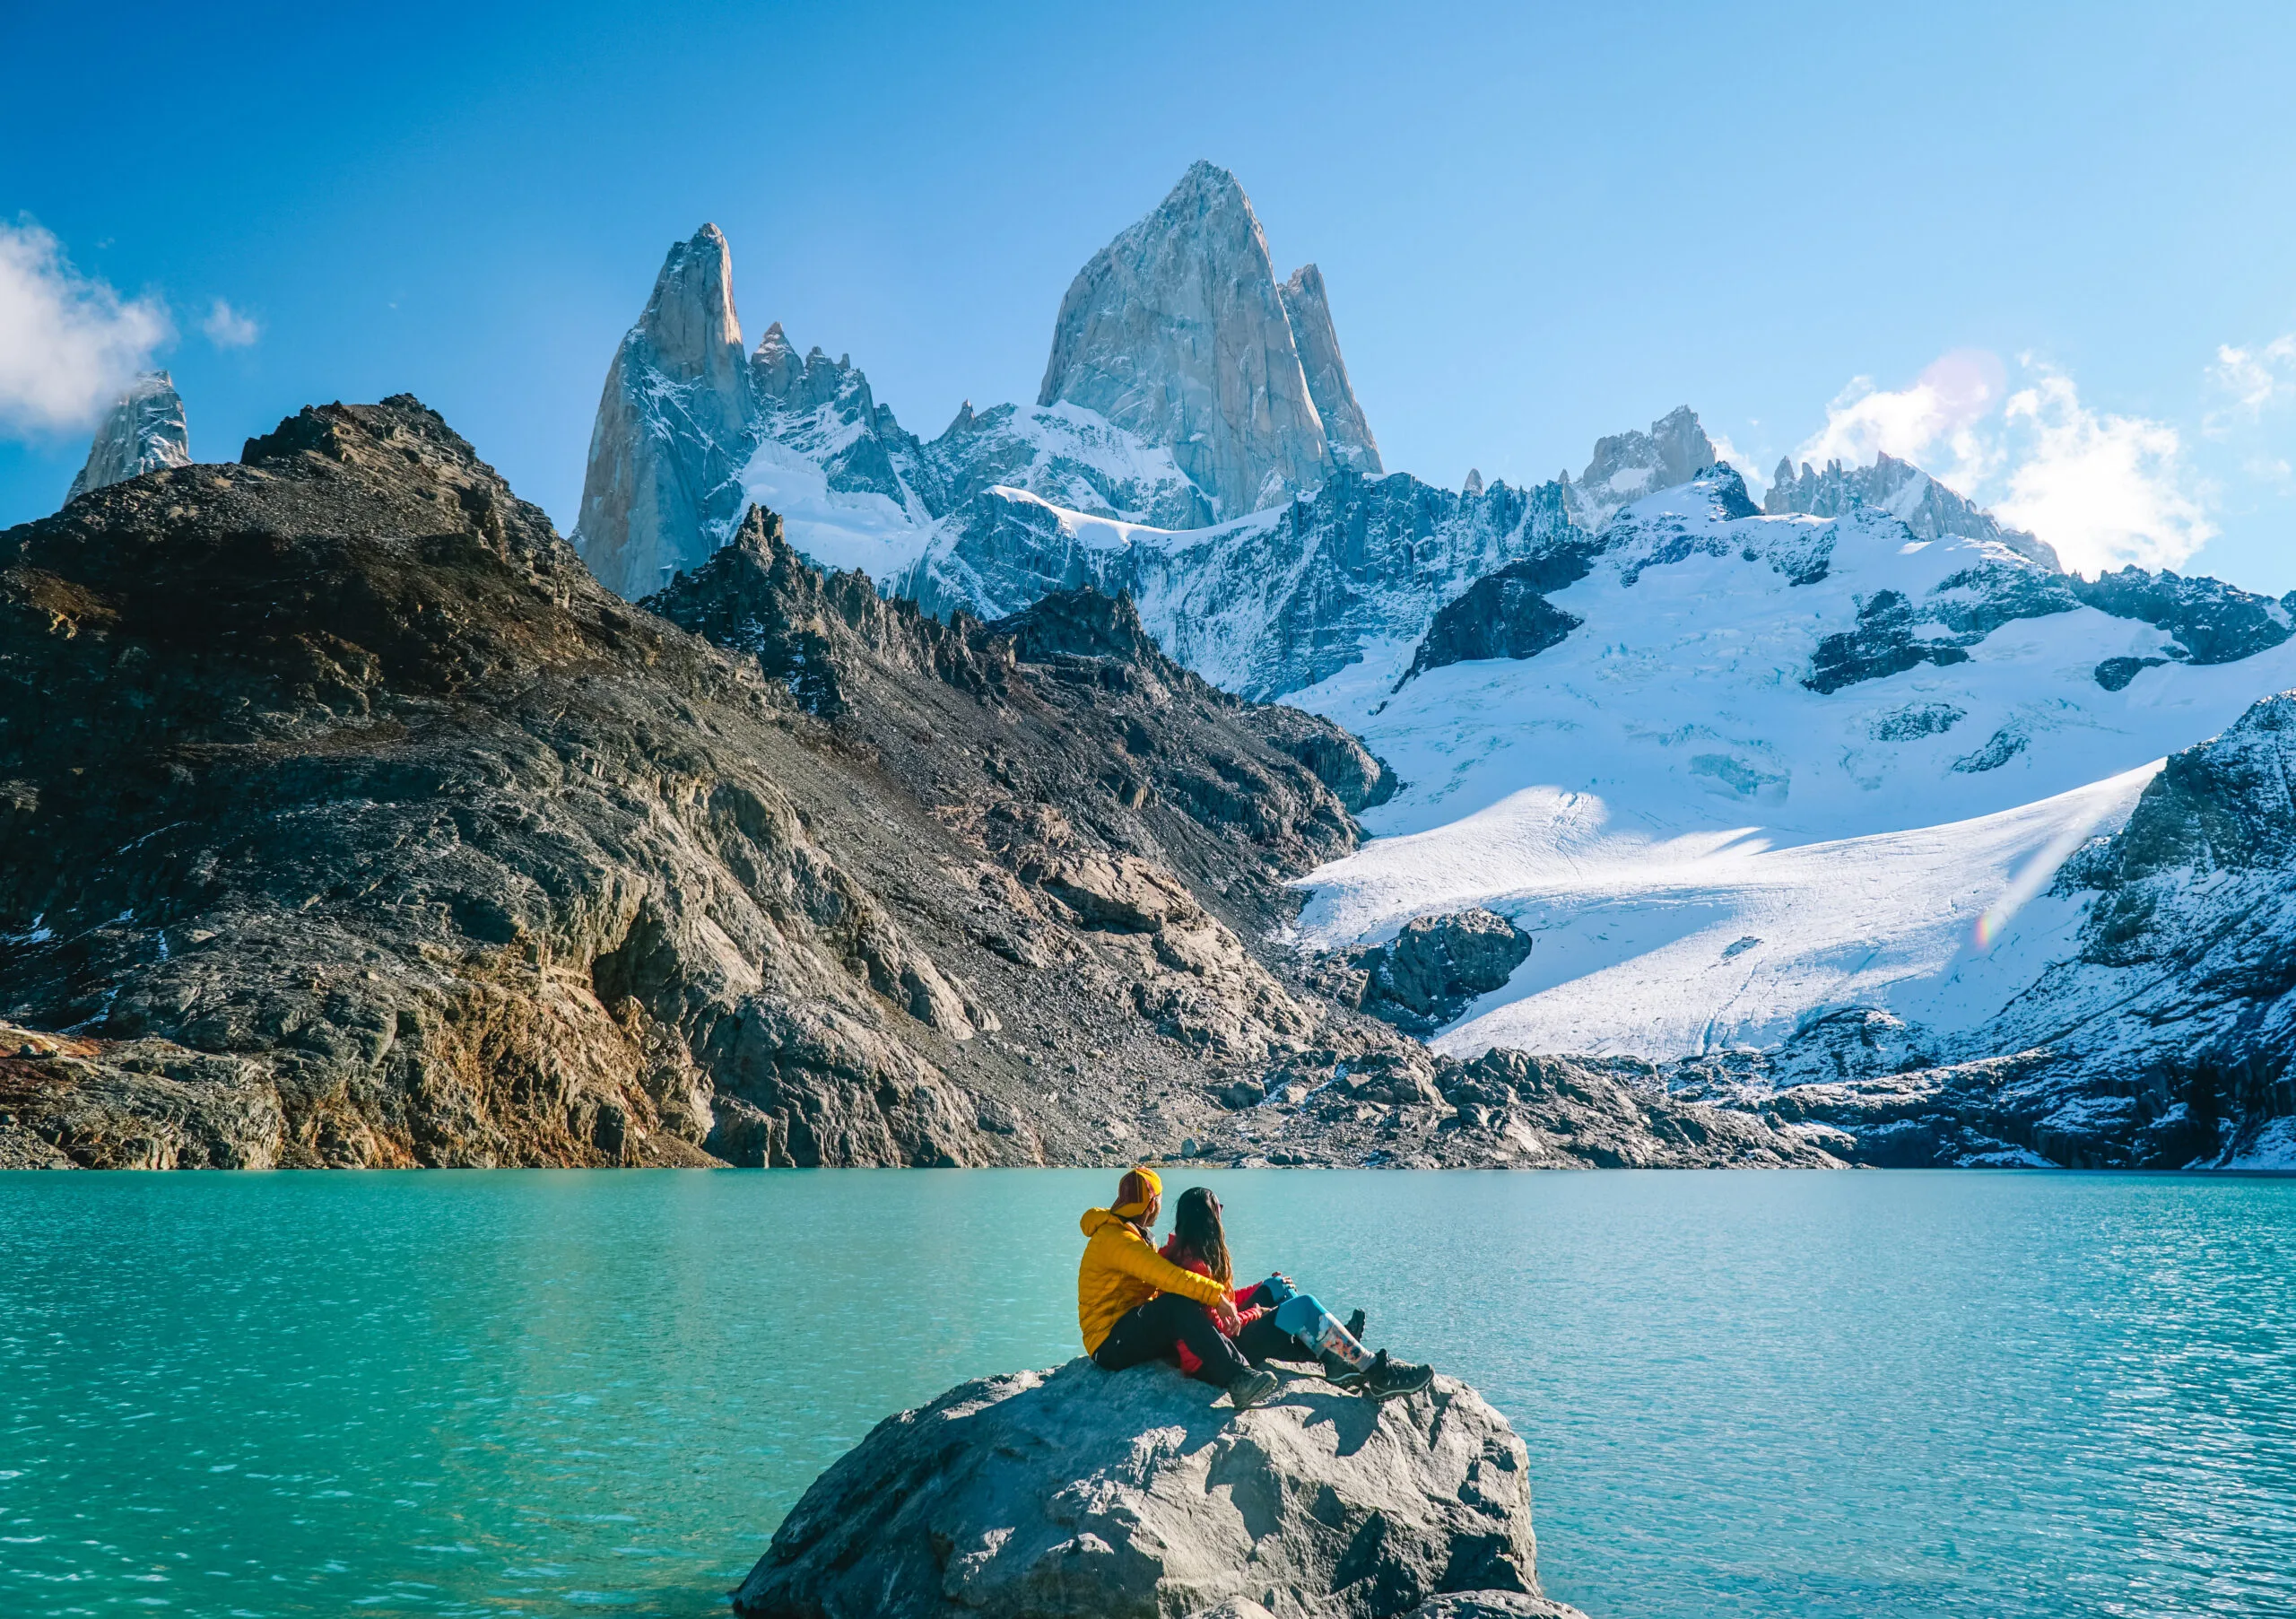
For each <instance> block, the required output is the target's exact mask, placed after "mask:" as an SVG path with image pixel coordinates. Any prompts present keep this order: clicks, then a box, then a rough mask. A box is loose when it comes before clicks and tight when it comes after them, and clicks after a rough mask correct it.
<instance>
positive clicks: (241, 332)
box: [199, 298, 263, 349]
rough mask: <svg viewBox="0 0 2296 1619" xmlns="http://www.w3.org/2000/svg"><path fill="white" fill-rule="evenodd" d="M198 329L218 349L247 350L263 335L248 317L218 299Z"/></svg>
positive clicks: (261, 329)
mask: <svg viewBox="0 0 2296 1619" xmlns="http://www.w3.org/2000/svg"><path fill="white" fill-rule="evenodd" d="M199 329H200V330H201V331H203V332H204V333H206V334H207V341H208V342H210V343H212V344H214V345H215V346H216V347H217V348H219V349H243V348H247V347H248V346H250V345H251V344H254V342H255V340H256V339H257V338H258V337H260V336H262V335H263V328H262V327H261V326H257V324H256V323H255V321H254V320H253V319H252V318H250V317H248V316H246V315H242V314H240V313H239V310H237V309H233V308H232V307H231V306H230V304H228V303H225V302H224V301H223V300H222V299H220V298H219V299H217V300H215V304H214V307H213V309H209V310H208V311H207V318H206V319H204V320H203V321H201V322H200V323H199Z"/></svg>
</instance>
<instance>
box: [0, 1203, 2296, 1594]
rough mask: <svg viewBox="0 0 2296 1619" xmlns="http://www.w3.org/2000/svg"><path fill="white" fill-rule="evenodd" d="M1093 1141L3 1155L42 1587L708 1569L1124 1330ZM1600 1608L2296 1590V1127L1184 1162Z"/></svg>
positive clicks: (182, 1589) (572, 1586) (410, 1586)
mask: <svg viewBox="0 0 2296 1619" xmlns="http://www.w3.org/2000/svg"><path fill="white" fill-rule="evenodd" d="M1113 1179H1114V1177H1113V1176H1112V1175H1109V1174H1106V1173H1102V1172H1099V1171H765V1172H741V1171H729V1172H723V1173H714V1172H713V1173H696V1172H690V1171H662V1172H642V1171H619V1172H616V1171H587V1172H586V1171H571V1172H564V1173H560V1172H531V1171H505V1172H500V1173H472V1172H433V1173H419V1172H418V1173H404V1174H349V1173H340V1172H337V1173H307V1174H273V1175H220V1174H177V1175H96V1174H13V1175H8V1174H0V1614H4V1615H9V1616H10V1619H14V1616H16V1615H27V1616H29V1615H83V1614H124V1613H127V1612H131V1611H143V1612H150V1613H173V1614H178V1615H201V1616H206V1615H214V1616H216V1619H223V1616H227V1615H242V1616H248V1619H254V1616H258V1615H261V1616H269V1615H319V1614H326V1615H343V1614H352V1613H371V1614H377V1615H394V1614H406V1615H480V1614H484V1615H574V1614H585V1615H590V1614H598V1613H601V1612H604V1613H610V1614H631V1615H705V1614H712V1613H721V1612H723V1611H724V1607H723V1603H724V1597H723V1593H724V1591H725V1590H726V1588H728V1587H730V1586H731V1585H733V1584H734V1583H735V1580H738V1579H739V1578H740V1576H741V1575H742V1574H743V1573H744V1571H746V1570H747V1569H748V1567H749V1564H750V1563H751V1562H752V1560H753V1559H754V1558H755V1557H756V1556H757V1555H758V1554H759V1553H760V1552H761V1551H762V1550H763V1548H764V1546H765V1544H766V1541H767V1539H768V1537H769V1536H770V1534H771V1532H772V1528H773V1526H774V1525H775V1524H776V1523H777V1522H778V1520H779V1519H780V1517H781V1515H782V1514H783V1513H784V1512H785V1511H786V1510H787V1509H788V1507H789V1506H790V1505H791V1503H793V1502H794V1501H796V1498H797V1496H798V1495H799V1494H800V1493H802V1492H803V1491H804V1488H805V1486H806V1484H808V1483H810V1482H811V1481H812V1479H813V1475H815V1474H816V1473H817V1472H819V1471H820V1469H821V1468H822V1467H824V1466H826V1465H827V1464H828V1463H829V1462H830V1461H831V1460H832V1459H834V1458H836V1457H837V1456H838V1455H839V1453H840V1452H842V1451H843V1450H844V1449H847V1448H848V1446H850V1445H851V1444H853V1443H854V1442H855V1441H857V1440H858V1439H859V1438H860V1437H861V1436H862V1435H863V1434H864V1433H865V1432H867V1431H868V1429H869V1427H870V1425H871V1424H872V1423H874V1422H875V1421H876V1420H877V1419H878V1418H880V1417H882V1416H883V1415H885V1414H888V1413H890V1412H892V1411H895V1410H898V1409H900V1408H901V1407H903V1406H913V1405H916V1404H918V1403H920V1402H922V1401H924V1400H925V1399H926V1398H928V1397H931V1396H932V1395H934V1394H935V1393H937V1392H939V1391H940V1390H941V1389H942V1388H945V1387H947V1386H948V1385H949V1384H951V1383H953V1382H955V1381H957V1380H960V1379H962V1378H966V1377H971V1376H975V1375H978V1374H981V1373H985V1372H989V1371H1001V1370H1006V1369H1010V1368H1013V1367H1019V1366H1031V1365H1049V1364H1051V1363H1053V1362H1057V1361H1060V1360H1063V1359H1065V1358H1067V1357H1068V1356H1069V1355H1071V1354H1074V1353H1076V1351H1077V1347H1078V1346H1077V1345H1076V1342H1075V1313H1074V1274H1075V1260H1076V1253H1077V1249H1078V1246H1079V1243H1080V1242H1081V1238H1080V1236H1079V1234H1078V1232H1077V1230H1076V1224H1075V1220H1076V1215H1077V1214H1078V1213H1079V1212H1080V1211H1081V1210H1083V1208H1084V1207H1086V1206H1088V1205H1091V1204H1093V1203H1100V1202H1105V1201H1106V1199H1107V1196H1108V1193H1109V1191H1110V1190H1111V1189H1112V1182H1113ZM1196 1180H1202V1181H1204V1182H1207V1183H1210V1184H1213V1185H1215V1186H1217V1188H1219V1191H1220V1195H1221V1197H1222V1199H1223V1200H1225V1202H1226V1203H1227V1206H1228V1209H1229V1220H1230V1225H1231V1233H1232V1234H1233V1235H1234V1236H1235V1238H1236V1239H1237V1246H1238V1250H1239V1251H1238V1261H1239V1266H1243V1267H1245V1268H1246V1269H1248V1270H1252V1271H1265V1270H1266V1269H1269V1268H1272V1267H1276V1266H1281V1267H1282V1268H1283V1269H1285V1270H1287V1271H1289V1272H1290V1273H1291V1275H1294V1276H1295V1277H1297V1278H1299V1279H1300V1281H1301V1282H1303V1283H1304V1284H1308V1285H1309V1286H1310V1287H1312V1288H1313V1289H1314V1290H1315V1291H1317V1292H1318V1293H1321V1294H1322V1295H1323V1296H1324V1297H1325V1298H1326V1300H1327V1301H1332V1302H1334V1303H1341V1304H1343V1306H1345V1305H1353V1304H1361V1305H1363V1306H1364V1307H1365V1308H1366V1309H1368V1310H1370V1315H1371V1321H1372V1329H1371V1333H1370V1338H1371V1341H1372V1342H1373V1343H1374V1344H1375V1345H1376V1344H1387V1345H1391V1346H1393V1347H1394V1348H1395V1349H1396V1351H1397V1352H1398V1353H1399V1354H1408V1355H1410V1356H1412V1357H1413V1358H1423V1359H1431V1360H1432V1361H1434V1362H1436V1363H1437V1364H1438V1365H1439V1367H1441V1368H1442V1369H1443V1370H1445V1371H1451V1372H1455V1373H1457V1374H1458V1375H1459V1376H1461V1377H1464V1378H1466V1379H1468V1380H1471V1381H1473V1382H1474V1383H1476V1384H1477V1385H1479V1386H1480V1387H1481V1388H1483V1391H1484V1392H1485V1394H1487V1395H1488V1396H1489V1397H1491V1398H1492V1401H1493V1402H1494V1403H1496V1404H1497V1405H1498V1406H1500V1408H1501V1409H1502V1410H1504V1411H1505V1412H1506V1413H1507V1414H1508V1415H1509V1417H1511V1418H1512V1419H1513V1421H1514V1423H1515V1424H1516V1426H1517V1428H1518V1430H1519V1431H1520V1432H1521V1433H1522V1435H1523V1437H1524V1439H1525V1441H1526V1442H1527V1443H1528V1445H1529V1447H1530V1454H1531V1477H1532V1484H1533V1488H1534V1491H1535V1495H1536V1514H1537V1524H1538V1531H1539V1540H1540V1563H1541V1567H1542V1570H1543V1571H1544V1577H1545V1580H1546V1584H1547V1587H1548V1589H1549V1591H1550V1592H1551V1593H1552V1594H1553V1595H1555V1596H1557V1597H1562V1598H1564V1599H1566V1600H1568V1601H1571V1602H1574V1603H1577V1604H1578V1605H1579V1606H1582V1607H1585V1608H1586V1609H1587V1611H1588V1612H1589V1613H1590V1614H1593V1615H1596V1619H1703V1616H1704V1615H1813V1616H1821V1615H1822V1616H1825V1619H1833V1616H1836V1615H1840V1616H1844V1619H1847V1616H1849V1615H1857V1616H1858V1619H1865V1616H1868V1615H1890V1616H1891V1619H1917V1616H1919V1615H1952V1616H1954V1619H1961V1616H1969V1619H1977V1616H1979V1615H1988V1616H1989V1615H2016V1616H2020V1619H2022V1616H2026V1615H2032V1616H2036V1619H2038V1616H2039V1615H2050V1616H2052V1619H2054V1616H2057V1615H2171V1614H2173V1615H2194V1614H2224V1615H2288V1614H2290V1613H2292V1612H2296V1180H2284V1179H2282V1180H2275V1179H2211V1180H2203V1179H2187V1178H2179V1177H2152V1176H2108V1175H2041V1174H2030V1175H2018V1174H1979V1173H1969V1172H1932V1173H1925V1174H1877V1173H1852V1174H1815V1173H1802V1174H1792V1173H1775V1174H1763V1173H1746V1172H1741V1173H1715V1174H1683V1173H1674V1174H1666V1173H1649V1174H1629V1173H1610V1174H1560V1173H1557V1174H1514V1175H1509V1174H1435V1173H1388V1172H1378V1171H1222V1172H1206V1173H1205V1174H1202V1175H1200V1176H1197V1175H1190V1174H1187V1173H1186V1172H1176V1173H1175V1174H1174V1175H1173V1176H1172V1177H1171V1178H1170V1182H1169V1184H1170V1188H1172V1189H1174V1190H1177V1188H1178V1187H1179V1186H1182V1185H1187V1184H1190V1183H1192V1182H1194V1181H1196Z"/></svg>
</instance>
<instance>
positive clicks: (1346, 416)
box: [1278, 265, 1386, 474]
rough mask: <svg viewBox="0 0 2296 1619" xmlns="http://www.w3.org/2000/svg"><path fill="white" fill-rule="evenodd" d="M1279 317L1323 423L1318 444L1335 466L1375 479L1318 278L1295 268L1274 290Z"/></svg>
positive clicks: (1311, 270) (1371, 448) (1372, 448)
mask: <svg viewBox="0 0 2296 1619" xmlns="http://www.w3.org/2000/svg"><path fill="white" fill-rule="evenodd" d="M1278 292H1279V293H1280V295H1281V296H1282V298H1283V313H1284V315H1285V316H1286V317H1287V318H1289V319H1290V321H1291V341H1292V343H1293V344H1294V345H1295V346H1296V347H1297V348H1298V349H1299V351H1300V369H1301V370H1304V371H1305V372H1306V373H1307V378H1308V396H1309V398H1310V399H1311V400H1313V401H1314V402H1315V406H1316V413H1317V414H1318V416H1321V417H1322V418H1323V423H1324V441H1325V443H1326V445H1327V446H1328V447H1329V448H1330V450H1331V454H1332V457H1333V460H1334V462H1335V465H1338V466H1347V467H1352V468H1353V469H1354V470H1355V471H1357V472H1365V473H1373V474H1378V473H1380V472H1383V471H1385V470H1386V469H1385V468H1384V467H1382V466H1380V465H1379V446H1378V440H1374V439H1373V438H1372V437H1371V424H1370V422H1367V421H1365V420H1364V419H1363V407H1362V406H1361V405H1359V404H1358V403H1356V399H1355V389H1354V387H1353V385H1352V384H1351V383H1350V382H1349V381H1348V379H1347V361H1344V360H1343V359H1342V358H1340V353H1339V334H1338V332H1337V331H1336V330H1335V328H1334V327H1333V326H1332V323H1331V298H1330V294H1329V293H1327V292H1326V291H1325V289H1324V273H1323V272H1322V271H1321V270H1318V268H1316V266H1315V265H1300V267H1299V268H1298V269H1296V270H1294V271H1292V272H1291V279H1290V280H1289V281H1287V282H1285V283H1283V286H1282V287H1281V288H1279V289H1278Z"/></svg>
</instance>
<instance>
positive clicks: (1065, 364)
mask: <svg viewBox="0 0 2296 1619" xmlns="http://www.w3.org/2000/svg"><path fill="white" fill-rule="evenodd" d="M1294 281H1295V282H1296V283H1298V286H1297V289H1296V296H1295V297H1293V298H1290V299H1287V296H1286V289H1285V288H1284V287H1283V286H1279V285H1278V283H1277V282H1276V279H1275V271H1274V261H1273V260H1272V259H1271V258H1270V257H1269V256H1268V250H1267V238H1266V235H1265V232H1263V231H1261V229H1260V223H1259V219H1258V217H1257V215H1256V214H1255V213H1253V212H1252V205H1251V201H1250V199H1249V198H1248V197H1247V196H1245V195H1244V191H1243V187H1241V186H1239V185H1238V184H1237V183H1236V177H1235V176H1234V175H1232V174H1231V173H1229V172H1228V171H1227V170H1224V169H1221V168H1218V167H1216V166H1215V165H1213V164H1211V163H1205V162H1199V163H1196V164H1195V165H1194V166H1193V167H1191V168H1190V169H1189V170H1188V171H1187V173H1186V174H1184V175H1182V176H1181V177H1180V181H1179V184H1178V185H1177V186H1175V187H1172V190H1171V193H1170V195H1169V196H1166V197H1165V198H1164V200H1163V201H1162V202H1161V203H1160V204H1159V205H1157V206H1156V208H1155V209H1154V211H1153V212H1152V213H1149V214H1148V216H1147V217H1146V218H1144V219H1143V220H1141V221H1140V222H1138V223H1137V224H1135V225H1133V226H1132V227H1131V228H1129V229H1128V230H1126V231H1123V232H1121V233H1120V234H1119V235H1118V237H1117V238H1116V239H1115V240H1113V241H1111V242H1110V243H1109V245H1108V246H1107V247H1105V248H1101V249H1100V252H1098V253H1096V254H1094V255H1093V256H1092V257H1091V260H1090V262H1088V263H1087V264H1086V265H1084V267H1083V269H1082V270H1080V271H1078V272H1077V274H1076V279H1075V280H1074V282H1073V283H1071V284H1070V286H1069V289H1068V292H1067V296H1066V297H1065V298H1064V299H1062V300H1061V305H1060V314H1059V317H1058V318H1057V321H1056V322H1055V323H1054V326H1053V337H1052V353H1051V355H1050V357H1049V359H1048V361H1047V363H1046V366H1045V374H1044V383H1043V386H1042V387H1040V388H1039V390H1038V396H1037V404H1038V405H1039V407H1042V406H1048V405H1056V404H1060V403H1063V402H1065V403H1068V404H1072V405H1081V406H1083V407H1084V408H1085V409H1087V410H1092V411H1097V412H1098V413H1100V414H1101V415H1102V416H1104V417H1106V418H1107V419H1108V420H1109V422H1114V423H1115V424H1116V425H1117V426H1118V427H1121V428H1124V429H1126V431H1130V432H1133V433H1135V434H1137V435H1138V436H1139V437H1140V438H1141V439H1143V440H1146V441H1147V442H1148V443H1150V444H1152V445H1158V446H1162V447H1164V448H1169V449H1170V451H1171V453H1172V457H1173V459H1174V461H1175V462H1176V463H1177V464H1178V467H1179V470H1180V471H1181V472H1182V473H1184V474H1187V476H1188V477H1189V478H1190V479H1191V480H1192V481H1193V482H1194V483H1196V486H1197V487H1198V488H1199V489H1201V490H1203V491H1204V492H1205V493H1206V494H1207V495H1209V496H1210V497H1211V499H1212V500H1213V503H1214V504H1215V505H1216V506H1217V508H1218V510H1219V515H1220V516H1222V517H1223V518H1226V517H1236V516H1240V515H1242V514H1243V513H1245V512H1248V511H1251V510H1255V509H1258V508H1259V507H1261V506H1263V505H1266V504H1272V503H1275V502H1278V501H1280V500H1283V498H1285V497H1286V496H1287V495H1288V494H1289V493H1290V492H1293V491H1298V490H1303V489H1309V488H1312V487H1314V486H1316V485H1317V484H1318V483H1321V482H1322V481H1323V479H1324V476H1325V474H1326V472H1327V471H1328V470H1329V469H1330V468H1331V467H1332V466H1334V465H1335V464H1342V463H1345V462H1350V461H1352V462H1354V463H1356V464H1358V465H1361V466H1367V467H1368V468H1369V469H1371V470H1376V469H1377V460H1376V457H1377V453H1378V452H1377V449H1376V448H1375V447H1374V445H1373V443H1372V440H1371V437H1370V430H1369V428H1368V427H1367V426H1365V425H1363V423H1362V420H1361V416H1362V413H1361V409H1360V408H1358V407H1357V406H1356V405H1355V400H1354V395H1353V393H1352V390H1351V389H1350V388H1349V387H1348V386H1347V381H1346V370H1345V367H1344V364H1343V363H1342V362H1341V361H1340V357H1339V344H1338V342H1337V339H1336V338H1335V336H1334V335H1332V331H1331V321H1330V313H1329V309H1328V307H1327V302H1326V298H1325V295H1324V289H1323V284H1322V277H1321V276H1320V275H1318V274H1311V272H1310V271H1308V270H1303V271H1302V272H1301V273H1300V275H1299V276H1297V277H1294ZM1287 305H1289V306H1290V307H1287ZM1292 309H1297V311H1298V321H1299V326H1300V329H1302V330H1305V331H1306V332H1307V333H1308V341H1307V343H1306V344H1305V345H1304V347H1305V351H1306V352H1305V354H1304V356H1303V345H1302V344H1301V342H1300V338H1299V337H1298V335H1296V334H1295V329H1294V320H1293V314H1292ZM1310 368H1312V369H1313V371H1314V373H1315V379H1314V380H1313V381H1312V382H1311V380H1310ZM1319 393H1320V395H1321V396H1324V397H1326V398H1328V399H1329V400H1330V401H1331V403H1332V405H1333V408H1334V410H1335V413H1337V414H1338V415H1340V416H1341V417H1342V418H1344V420H1343V421H1342V422H1341V423H1340V424H1339V426H1338V427H1337V429H1336V431H1335V434H1329V435H1327V430H1326V422H1325V420H1324V417H1323V415H1322V413H1321V412H1320V411H1319V409H1318V394H1319ZM1335 445H1336V446H1337V447H1339V448H1338V449H1337V450H1336V452H1335Z"/></svg>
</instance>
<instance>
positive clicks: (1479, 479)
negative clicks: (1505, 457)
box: [1459, 466, 1483, 495]
mask: <svg viewBox="0 0 2296 1619" xmlns="http://www.w3.org/2000/svg"><path fill="white" fill-rule="evenodd" d="M1459 492H1460V493H1461V494H1465V495H1479V494H1481V493H1482V492H1483V469H1482V468H1480V467H1475V466H1470V467H1468V468H1467V481H1466V482H1465V483H1462V484H1460V485H1459Z"/></svg>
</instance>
